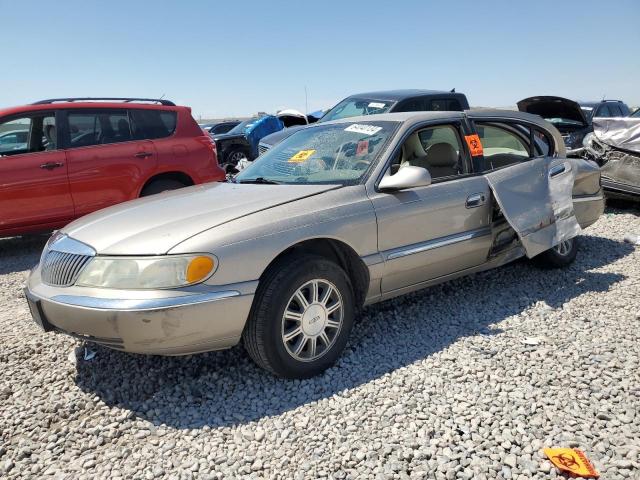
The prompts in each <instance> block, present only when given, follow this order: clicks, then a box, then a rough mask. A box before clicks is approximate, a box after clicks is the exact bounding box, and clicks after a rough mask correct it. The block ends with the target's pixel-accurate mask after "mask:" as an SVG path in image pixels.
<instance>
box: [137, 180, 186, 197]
mask: <svg viewBox="0 0 640 480" xmlns="http://www.w3.org/2000/svg"><path fill="white" fill-rule="evenodd" d="M183 187H186V185H185V184H184V183H182V182H180V181H178V180H154V181H153V182H151V183H150V184H149V185H147V186H146V187H144V188H143V189H142V192H141V193H140V196H141V197H148V196H149V195H155V194H156V193H162V192H166V191H167V190H177V189H178V188H183Z"/></svg>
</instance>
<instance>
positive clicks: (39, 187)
mask: <svg viewBox="0 0 640 480" xmlns="http://www.w3.org/2000/svg"><path fill="white" fill-rule="evenodd" d="M96 100H100V101H96ZM224 179H225V173H224V171H223V170H222V169H221V168H220V166H219V165H218V162H217V158H216V151H215V144H214V143H212V141H211V138H210V137H209V135H207V134H206V132H204V131H203V130H202V129H201V128H200V127H199V126H198V124H197V123H196V122H195V120H194V119H193V117H192V116H191V110H190V109H189V108H188V107H179V106H176V105H175V104H173V103H172V102H169V101H167V100H151V99H132V98H104V99H90V98H65V99H54V100H44V101H41V102H37V103H34V104H33V105H27V106H23V107H15V108H9V109H5V110H0V236H12V235H20V234H24V233H31V232H38V231H47V230H52V229H55V228H59V227H61V226H63V225H65V224H67V223H68V222H70V221H71V220H73V219H75V218H77V217H80V216H82V215H85V214H87V213H90V212H93V211H95V210H98V209H101V208H104V207H108V206H110V205H113V204H116V203H120V202H124V201H126V200H131V199H134V198H138V197H141V196H145V195H152V194H154V193H159V192H162V191H164V190H172V189H175V188H180V187H185V186H187V185H194V184H197V183H204V182H212V181H222V180H224Z"/></svg>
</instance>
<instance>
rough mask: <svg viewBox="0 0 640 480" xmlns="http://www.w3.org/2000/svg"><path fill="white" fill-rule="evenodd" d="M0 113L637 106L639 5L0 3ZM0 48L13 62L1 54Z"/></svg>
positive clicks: (630, 1) (539, 1)
mask: <svg viewBox="0 0 640 480" xmlns="http://www.w3.org/2000/svg"><path fill="white" fill-rule="evenodd" d="M0 12H2V13H1V15H0V19H1V21H2V33H3V38H4V42H5V43H4V46H5V48H3V52H2V59H1V60H0V73H1V74H0V87H1V88H0V108H1V107H6V106H10V105H20V104H24V103H27V102H32V101H35V100H38V99H43V98H50V97H59V96H99V95H108V96H144V97H156V96H160V95H163V94H164V95H165V97H166V98H169V99H172V100H174V101H176V102H179V103H181V104H183V105H189V106H191V107H192V108H193V112H194V115H195V116H196V117H198V116H203V117H205V118H206V117H222V116H231V115H248V114H251V113H254V112H257V111H259V110H262V111H267V112H271V111H274V110H276V109H278V108H283V107H291V108H297V109H301V110H304V107H305V93H304V89H305V86H306V88H307V91H308V105H309V110H314V109H318V108H323V107H329V106H331V105H333V104H334V103H335V102H337V101H338V100H340V99H341V98H343V97H345V96H347V95H349V94H352V93H357V92H363V91H368V90H377V89H391V88H432V89H451V88H453V87H455V88H456V89H457V90H458V91H461V92H464V93H466V94H467V96H468V98H469V100H470V103H471V104H472V105H478V106H479V105H481V106H508V105H513V104H515V102H516V101H517V100H519V99H521V98H523V97H526V96H531V95H540V94H552V95H561V96H567V97H570V98H574V99H599V98H602V96H603V95H606V96H607V98H621V99H623V100H625V101H627V102H628V103H629V104H631V105H640V54H639V53H638V47H639V46H640V1H638V0H620V1H611V2H602V1H598V2H595V1H559V0H555V1H547V0H536V1H535V2H513V1H488V0H487V1H482V2H477V1H476V2H474V1H455V2H452V1H448V2H447V1H403V0H396V1H393V2H390V1H380V2H375V1H368V2H367V1H347V0H341V1H334V0H320V1H316V2H313V1H295V2H294V1H271V2H266V1H252V0H251V1H250V0H245V1H243V2H234V1H227V2H222V1H218V2H213V1H197V0H193V1H186V0H185V1H163V0H159V1H154V2H137V1H133V0H128V1H121V0H109V1H105V2H97V1H87V0H83V1H76V0H74V1H59V2H51V1H47V2H40V1H22V2H16V1H11V0H0ZM9 47H11V48H9Z"/></svg>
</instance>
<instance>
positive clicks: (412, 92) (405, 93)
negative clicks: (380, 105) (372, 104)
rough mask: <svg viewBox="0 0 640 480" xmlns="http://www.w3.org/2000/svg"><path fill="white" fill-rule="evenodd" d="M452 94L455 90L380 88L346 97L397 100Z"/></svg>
mask: <svg viewBox="0 0 640 480" xmlns="http://www.w3.org/2000/svg"><path fill="white" fill-rule="evenodd" d="M443 94H448V95H454V94H455V92H446V91H444V90H421V89H416V88H414V89H405V90H382V91H378V92H365V93H356V94H354V95H349V96H348V97H347V98H359V97H364V98H373V99H376V100H390V101H398V100H403V99H405V98H411V97H419V96H423V95H443Z"/></svg>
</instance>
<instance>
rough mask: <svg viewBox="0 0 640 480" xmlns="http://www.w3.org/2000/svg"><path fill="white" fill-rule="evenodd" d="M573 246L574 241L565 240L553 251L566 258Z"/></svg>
mask: <svg viewBox="0 0 640 480" xmlns="http://www.w3.org/2000/svg"><path fill="white" fill-rule="evenodd" d="M572 246H573V241H572V240H565V241H563V242H560V243H559V244H558V245H556V246H555V247H553V249H554V250H555V251H556V253H557V254H558V255H562V256H563V257H564V256H566V255H568V254H569V252H570V251H571V247H572Z"/></svg>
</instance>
